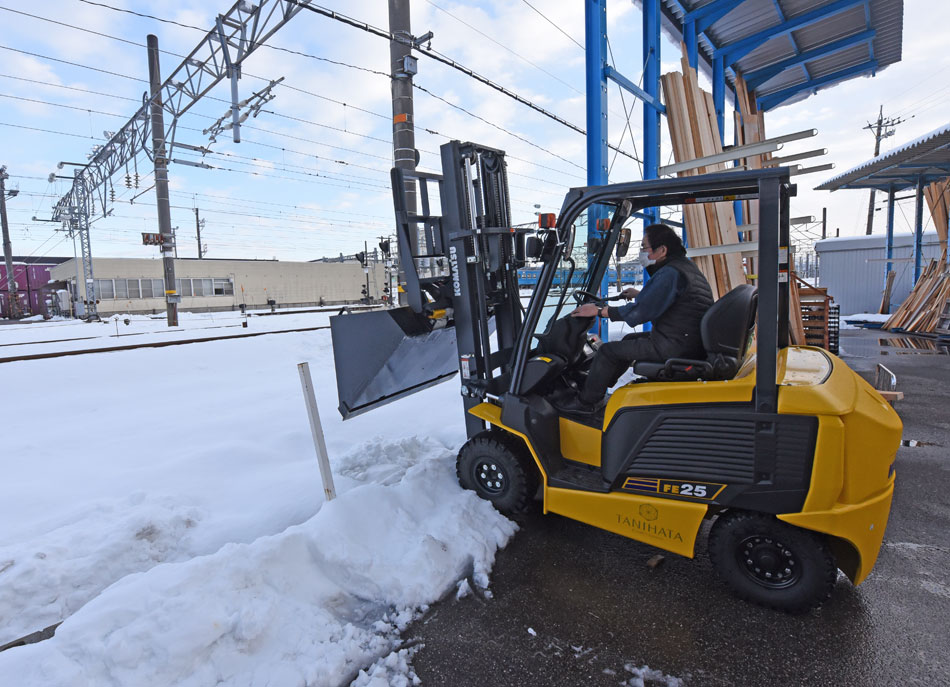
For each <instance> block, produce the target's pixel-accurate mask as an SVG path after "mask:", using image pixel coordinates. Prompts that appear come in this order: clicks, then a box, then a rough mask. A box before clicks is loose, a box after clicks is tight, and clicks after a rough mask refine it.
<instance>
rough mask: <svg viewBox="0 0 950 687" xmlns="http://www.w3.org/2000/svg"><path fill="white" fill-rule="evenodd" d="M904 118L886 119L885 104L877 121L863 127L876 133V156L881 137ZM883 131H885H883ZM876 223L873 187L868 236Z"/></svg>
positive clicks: (890, 133) (886, 134) (889, 133)
mask: <svg viewBox="0 0 950 687" xmlns="http://www.w3.org/2000/svg"><path fill="white" fill-rule="evenodd" d="M903 121H904V120H903V119H886V120H885V119H884V106H883V105H881V107H880V109H879V110H878V112H877V122H875V123H874V124H872V123H871V122H868V125H867V126H865V127H862V128H863V129H867V130H868V131H872V132H873V133H874V157H877V156H878V154H879V153H880V152H881V139H882V138H887V137H888V136H893V135H894V127H896V126H897V125H898V124H900V123H901V122H903ZM882 131H883V133H882ZM873 225H874V189H873V188H872V189H871V199H870V201H869V202H868V227H867V231H866V232H865V233H866V235H867V236H870V235H871V228H872V226H873Z"/></svg>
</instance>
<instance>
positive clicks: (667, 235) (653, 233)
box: [643, 223, 686, 260]
mask: <svg viewBox="0 0 950 687" xmlns="http://www.w3.org/2000/svg"><path fill="white" fill-rule="evenodd" d="M643 233H644V235H645V236H646V237H647V240H649V242H650V248H652V249H653V250H656V249H657V248H659V247H660V246H666V257H667V259H668V260H669V259H672V258H679V257H682V256H684V255H686V247H685V246H684V245H683V241H682V239H680V237H679V234H677V233H676V231H675V230H674V229H673V227H671V226H670V225H668V224H662V223H657V224H651V225H649V226H648V227H647V228H646V229H644V230H643Z"/></svg>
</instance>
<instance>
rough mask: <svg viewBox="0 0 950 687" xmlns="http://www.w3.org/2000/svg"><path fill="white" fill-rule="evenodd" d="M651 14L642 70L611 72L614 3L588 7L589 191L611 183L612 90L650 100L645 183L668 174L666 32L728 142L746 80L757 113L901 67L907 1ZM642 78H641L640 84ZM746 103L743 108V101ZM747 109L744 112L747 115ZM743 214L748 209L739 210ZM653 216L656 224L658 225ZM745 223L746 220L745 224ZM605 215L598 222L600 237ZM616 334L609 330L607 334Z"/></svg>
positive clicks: (694, 7)
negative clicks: (730, 114) (704, 87)
mask: <svg viewBox="0 0 950 687" xmlns="http://www.w3.org/2000/svg"><path fill="white" fill-rule="evenodd" d="M633 2H634V4H636V5H637V6H638V7H640V9H641V10H642V21H643V26H642V29H643V34H642V35H643V41H642V43H643V45H642V48H643V60H642V63H641V64H640V65H635V64H634V65H630V67H631V69H630V70H629V71H627V73H626V74H625V73H624V71H625V70H626V65H624V68H623V69H622V68H620V66H619V65H610V64H608V61H607V58H608V55H609V51H608V47H607V32H608V22H607V0H584V24H585V49H586V53H587V54H586V72H587V78H586V83H587V89H586V100H587V118H586V121H587V183H588V185H590V186H601V185H604V184H606V183H608V178H607V177H608V164H607V162H608V155H607V152H608V147H607V92H608V84H609V82H611V81H612V82H614V83H615V84H616V85H617V86H618V87H620V88H622V89H624V90H625V91H628V92H629V93H631V94H633V95H634V96H635V97H636V98H639V99H640V100H641V101H642V102H643V146H642V151H643V160H642V164H643V167H642V177H643V179H656V178H657V177H658V176H659V162H660V160H661V159H663V156H662V155H661V151H660V123H661V119H662V116H663V115H664V114H665V113H666V108H665V106H664V104H663V103H662V101H661V98H660V65H661V63H662V58H661V54H660V52H661V41H660V35H661V31H664V30H665V31H666V32H667V33H668V34H669V35H670V37H671V38H672V40H673V42H674V43H678V42H682V43H683V44H685V46H686V54H687V57H688V61H689V64H690V66H691V67H693V68H694V69H702V70H703V71H704V72H707V73H708V74H709V75H710V77H711V80H712V91H713V92H712V95H713V103H714V109H715V111H716V121H717V123H718V127H719V139H720V142H724V138H725V99H726V91H727V90H730V89H731V90H732V91H733V93H734V94H735V92H736V84H737V82H738V80H739V77H740V76H741V77H742V80H743V81H744V82H745V84H746V88H747V89H748V91H749V95H750V101H751V102H750V103H749V107H748V109H750V110H753V111H750V112H742V113H741V114H743V115H752V114H756V113H758V112H762V111H767V110H770V109H772V108H775V107H778V106H780V105H787V104H790V103H794V102H797V101H799V100H803V99H805V98H807V97H808V96H809V95H810V94H812V93H816V92H817V91H818V90H820V89H824V88H831V87H832V86H835V85H836V84H838V83H840V82H842V81H845V80H847V79H852V78H855V77H858V76H872V75H874V74H876V73H877V72H878V71H880V70H882V69H884V68H885V67H887V66H888V65H891V64H894V63H895V62H899V61H900V59H901V40H902V34H903V28H904V2H903V0H633ZM637 75H639V76H637ZM736 100H739V98H738V97H736ZM737 109H738V107H737ZM737 210H738V208H737ZM651 213H653V209H652V208H651V209H648V210H646V211H645V214H646V215H647V218H645V219H646V221H656V215H655V214H651ZM739 216H741V214H740V213H738V212H737V217H739ZM598 219H600V217H599V216H597V217H594V216H591V217H590V218H589V219H588V234H589V237H590V238H595V237H596V226H597V221H596V220H598ZM605 335H606V332H605V331H604V332H601V336H605Z"/></svg>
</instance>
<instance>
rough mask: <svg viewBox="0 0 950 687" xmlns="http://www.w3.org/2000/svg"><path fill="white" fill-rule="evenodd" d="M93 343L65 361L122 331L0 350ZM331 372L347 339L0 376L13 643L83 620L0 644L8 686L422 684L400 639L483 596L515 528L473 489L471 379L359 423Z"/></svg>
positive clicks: (320, 319) (146, 324)
mask: <svg viewBox="0 0 950 687" xmlns="http://www.w3.org/2000/svg"><path fill="white" fill-rule="evenodd" d="M327 316H328V315H327V314H317V313H307V314H293V315H280V316H274V317H258V318H255V317H252V318H250V319H249V327H248V329H247V330H245V329H243V328H238V329H234V330H210V331H208V330H206V329H205V328H206V327H207V326H210V325H212V323H213V324H222V323H227V324H230V323H233V322H228V320H229V319H232V320H235V321H236V322H237V324H238V326H240V321H239V320H237V317H236V315H231V314H228V315H226V316H222V315H215V316H214V318H213V320H212V316H211V315H210V314H208V315H191V314H188V313H183V314H182V316H181V322H182V326H181V327H179V329H180V330H182V331H184V332H185V336H190V335H192V334H195V333H197V332H198V331H201V332H202V333H209V334H210V333H212V332H220V333H232V332H237V333H242V332H246V333H249V332H254V331H261V330H263V329H268V330H274V329H280V330H285V329H294V328H303V327H314V326H321V325H325V324H327V322H328V320H327ZM123 319H124V318H123ZM118 326H119V332H120V334H138V336H135V337H134V338H132V337H128V338H127V337H126V336H121V337H119V341H120V342H121V343H122V344H125V343H129V342H131V341H142V342H144V341H161V340H166V339H168V338H169V337H176V336H182V334H181V333H180V332H168V331H167V327H165V324H164V322H162V321H160V320H151V319H150V318H146V317H132V318H131V321H130V324H128V325H125V324H124V323H123V322H121V321H120V322H119V325H118ZM27 328H29V329H27ZM87 336H92V337H95V338H93V339H83V340H81V341H64V342H63V343H62V344H60V346H61V347H62V348H70V347H74V346H79V347H82V348H87V347H89V348H91V347H101V346H109V345H114V344H115V342H116V337H115V324H114V323H113V322H109V323H107V324H84V323H79V322H69V321H55V322H46V323H30V324H25V325H8V326H3V327H0V344H18V345H15V346H9V345H6V346H3V347H2V348H0V351H2V354H0V357H8V356H11V355H17V354H22V353H26V352H34V350H35V349H37V348H39V347H42V348H43V349H44V350H48V349H49V346H50V345H48V344H28V343H26V342H28V341H31V340H32V341H50V340H53V339H76V338H80V337H87ZM303 361H307V362H309V363H310V367H311V371H312V374H313V377H314V385H315V387H316V390H317V400H318V404H319V406H320V408H321V411H322V412H321V415H322V419H323V423H324V427H325V432H326V439H327V444H328V448H329V452H330V455H331V459H332V460H331V463H332V467H333V471H334V474H335V478H336V487H337V491H338V494H339V496H338V498H337V499H336V500H335V501H332V502H330V503H325V502H324V500H323V496H322V494H323V489H322V486H321V483H320V478H319V471H318V468H317V464H316V460H315V454H314V448H313V444H312V440H311V437H310V430H309V425H308V422H307V416H306V410H305V407H304V405H303V396H302V393H301V389H300V381H299V376H298V372H297V366H296V364H297V363H298V362H303ZM334 380H335V378H334V373H333V363H332V353H331V351H330V336H329V330H321V331H313V332H300V333H289V334H286V333H285V334H274V335H270V336H260V337H253V338H247V339H236V340H226V341H216V342H207V343H200V344H193V345H184V346H172V347H168V348H157V349H156V348H145V349H138V350H132V351H122V352H114V353H96V354H90V355H82V356H73V357H65V358H52V359H45V360H34V361H25V362H14V363H4V364H0V386H2V388H3V389H4V393H3V395H2V400H0V417H2V418H3V419H4V420H3V423H2V426H3V438H4V451H3V479H2V481H0V619H2V622H0V645H2V644H4V643H6V642H9V641H11V640H13V639H16V638H18V637H20V636H22V635H25V634H27V633H29V632H33V631H36V630H39V629H42V628H44V627H47V626H49V625H51V624H53V623H56V622H59V621H61V620H65V622H64V623H63V625H62V626H60V627H59V628H58V629H57V630H56V635H55V637H54V638H52V639H50V640H47V641H44V642H41V643H38V644H33V645H30V646H26V647H18V648H15V649H10V650H7V651H5V652H3V653H0V684H3V685H41V684H42V685H87V684H88V685H99V684H123V685H131V684H155V685H173V684H174V685H211V684H218V683H219V682H222V683H224V684H235V685H239V684H243V685H253V684H265V683H266V684H272V685H297V684H313V685H319V684H327V685H335V684H341V683H347V682H349V681H352V680H356V681H357V682H358V683H359V684H369V683H370V682H371V681H372V680H371V678H372V677H373V676H375V678H373V679H376V680H377V683H379V684H399V682H400V681H402V682H405V681H407V680H411V676H412V672H411V667H410V663H409V662H408V660H407V659H408V658H409V656H408V652H407V651H406V650H402V651H401V653H400V647H399V642H398V632H399V630H400V628H401V627H403V626H404V625H405V623H406V622H408V621H409V620H410V619H411V618H412V617H413V614H414V613H417V612H419V611H420V610H421V609H424V608H425V606H426V604H429V603H432V602H433V601H435V600H437V599H439V598H440V597H442V596H443V595H445V594H447V593H450V592H454V591H455V589H456V587H457V586H458V585H459V584H463V585H464V584H469V580H470V581H471V582H470V583H471V584H474V585H478V586H481V587H487V586H488V573H489V571H490V569H491V565H492V562H493V560H494V556H495V552H496V551H497V550H498V548H499V547H501V546H504V544H505V543H506V542H507V541H508V539H509V538H510V537H511V536H512V534H513V533H514V531H515V525H514V524H513V523H511V522H510V521H508V520H507V519H505V518H503V517H501V516H500V515H498V514H497V513H496V512H495V511H494V510H493V509H492V508H491V506H489V504H488V503H486V502H484V501H481V500H480V499H478V498H477V497H475V495H474V494H473V493H472V492H464V491H462V490H461V489H460V488H459V487H458V486H457V484H456V481H455V474H454V458H455V453H456V451H457V450H458V447H459V445H460V444H461V443H462V441H463V440H464V430H463V426H462V423H461V405H460V403H459V400H458V389H457V386H456V385H454V384H451V383H450V384H443V385H440V386H438V387H435V388H433V389H430V390H428V391H426V392H423V393H421V394H418V395H417V396H415V397H413V398H410V399H406V400H404V401H402V402H400V403H398V404H393V405H390V406H387V407H385V408H382V409H380V410H378V411H376V412H374V413H370V414H367V415H364V416H361V417H358V418H355V419H353V420H350V421H348V422H346V423H345V424H344V423H342V421H341V420H340V417H339V414H338V413H337V411H336V402H337V399H336V386H335V381H334ZM407 418H412V419H411V421H407ZM361 670H362V671H363V677H360V671H361Z"/></svg>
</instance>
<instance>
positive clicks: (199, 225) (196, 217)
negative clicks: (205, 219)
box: [195, 208, 202, 260]
mask: <svg viewBox="0 0 950 687" xmlns="http://www.w3.org/2000/svg"><path fill="white" fill-rule="evenodd" d="M195 231H196V232H197V233H198V259H199V260H201V258H202V255H201V221H200V220H199V219H198V208H195Z"/></svg>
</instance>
